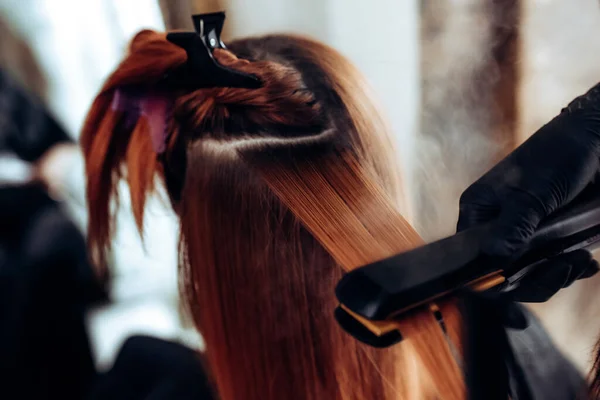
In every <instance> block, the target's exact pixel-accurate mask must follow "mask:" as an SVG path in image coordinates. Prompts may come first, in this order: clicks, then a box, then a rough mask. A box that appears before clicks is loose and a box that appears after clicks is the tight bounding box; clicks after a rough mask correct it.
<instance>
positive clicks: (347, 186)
mask: <svg viewBox="0 0 600 400" xmlns="http://www.w3.org/2000/svg"><path fill="white" fill-rule="evenodd" d="M215 57H216V58H217V59H218V60H219V62H220V63H221V64H223V65H226V66H228V67H230V68H233V69H237V70H240V71H243V72H246V73H251V74H254V75H256V76H257V77H258V78H259V79H260V80H261V81H262V82H263V86H262V87H261V88H260V89H233V88H213V89H200V90H195V89H193V88H189V89H188V90H184V89H172V90H170V91H166V93H164V96H167V97H168V98H169V99H170V101H171V104H172V110H170V111H171V112H170V114H169V115H170V117H169V118H168V120H167V121H166V124H167V128H168V129H167V131H168V132H167V133H168V135H167V149H166V152H165V153H164V154H160V155H159V154H156V153H154V152H153V150H152V146H151V140H150V137H149V136H150V135H149V132H148V131H149V126H148V123H149V122H148V121H147V120H146V119H145V118H144V117H143V116H142V117H138V118H137V120H136V121H135V122H134V123H133V124H131V123H128V122H127V121H128V115H127V111H126V110H118V109H116V110H113V109H112V108H111V107H110V104H111V101H112V97H113V96H114V93H115V90H117V89H119V88H123V87H127V86H129V85H137V87H141V88H152V87H153V86H155V85H156V84H157V83H158V82H159V81H160V79H162V77H163V76H164V75H165V74H168V73H176V72H177V68H178V67H180V66H181V65H182V64H183V63H185V61H186V53H185V52H184V51H183V50H182V49H180V48H179V47H177V46H175V45H173V44H171V43H169V42H168V41H167V40H166V37H165V35H164V34H159V33H155V32H150V31H144V32H141V33H140V34H138V35H137V36H136V37H135V38H134V40H133V42H132V44H131V47H130V52H129V54H128V55H127V56H126V57H125V59H124V61H123V62H122V63H121V65H120V66H119V67H118V68H117V69H116V71H115V72H114V73H113V74H112V75H111V76H110V78H109V79H108V81H107V82H106V84H105V85H104V87H103V88H102V90H101V92H100V94H99V95H98V97H97V98H96V100H95V102H94V104H93V106H92V109H91V111H90V113H89V115H88V118H87V120H86V123H85V126H84V129H83V133H82V138H81V142H82V147H83V150H84V153H85V157H86V169H87V176H88V186H87V198H88V206H89V210H90V211H89V218H90V219H89V221H90V224H89V245H90V250H91V254H92V256H93V257H94V259H95V260H96V262H97V263H98V265H99V266H100V267H101V268H104V269H106V267H107V266H106V258H105V256H104V254H105V252H106V250H107V249H108V247H109V244H110V238H111V233H112V231H113V230H114V218H113V215H114V213H113V209H112V207H113V205H112V200H113V199H115V196H116V190H115V185H116V182H117V181H118V180H119V179H121V178H126V179H127V181H128V183H129V187H130V192H131V198H132V204H133V213H134V216H135V218H136V221H137V223H138V227H139V228H140V231H141V230H142V228H143V218H144V214H143V210H144V203H145V198H146V195H147V193H149V192H150V191H151V190H152V189H153V182H154V176H155V174H158V175H159V176H160V177H161V179H162V181H163V183H164V184H165V185H166V187H167V190H168V192H169V195H170V198H171V203H172V206H173V208H174V210H175V211H176V212H177V214H178V217H179V220H180V227H181V239H180V255H181V266H180V274H181V287H182V291H183V295H184V297H185V299H186V302H187V304H188V306H189V307H188V308H189V312H190V313H191V316H192V317H193V320H194V322H195V324H196V326H197V328H198V330H199V331H200V332H201V333H202V335H203V337H204V339H205V343H206V359H207V362H208V367H209V369H210V373H211V376H212V379H213V384H214V388H215V391H216V393H218V397H219V398H220V399H222V400H234V399H235V400H245V399H247V400H254V399H256V400H258V399H266V400H275V399H277V400H279V399H282V398H288V399H299V400H306V399H319V400H321V399H343V400H354V399H356V400H365V399H410V400H413V399H414V400H422V399H444V400H454V399H456V400H458V399H462V398H464V397H465V388H464V383H463V379H462V372H461V370H460V368H459V367H458V365H457V362H456V360H455V355H454V354H453V353H452V351H451V348H450V346H449V344H448V341H449V340H448V337H447V335H446V334H444V332H443V331H442V329H441V328H440V326H439V325H438V323H437V321H436V320H435V318H434V316H433V315H432V314H431V313H430V312H429V311H422V312H419V313H416V314H415V315H413V316H411V317H410V318H408V319H406V320H404V321H402V322H401V323H402V326H403V334H404V337H405V340H404V341H403V342H402V343H401V344H399V345H397V346H394V347H392V348H389V349H383V350H382V349H374V348H371V347H368V346H366V345H363V344H362V343H359V342H358V341H356V340H355V339H353V338H352V337H350V336H349V335H348V334H346V333H345V332H343V331H342V330H341V328H340V327H339V326H338V325H337V323H336V322H335V320H334V318H333V310H334V308H335V307H336V305H337V302H336V299H335V295H334V288H335V285H336V283H337V282H338V280H339V279H340V278H341V277H342V274H343V272H344V271H345V270H346V271H347V270H350V269H352V268H356V267H359V266H361V265H363V264H366V263H370V262H373V261H376V260H378V259H381V258H384V257H387V256H389V255H392V254H394V253H397V252H400V251H405V250H407V249H410V248H413V247H415V246H418V245H419V244H421V243H422V241H421V239H420V237H419V236H418V234H417V233H416V232H415V231H414V230H413V228H412V227H411V226H410V225H409V224H408V223H407V221H406V220H405V219H404V218H403V217H402V214H401V210H402V208H403V198H402V192H401V190H400V188H401V182H400V179H399V174H398V171H399V166H398V164H397V163H396V159H395V154H394V152H393V151H392V146H391V143H392V142H391V139H390V135H389V134H388V129H387V126H386V125H385V123H383V121H382V119H381V118H380V117H379V113H378V111H377V107H376V106H375V105H374V103H373V102H372V101H371V99H370V95H369V93H368V90H366V85H365V84H364V82H363V80H362V78H361V76H360V74H359V73H358V72H357V71H356V70H355V69H354V67H353V66H352V65H351V64H350V63H349V62H348V61H347V60H346V59H344V58H343V57H342V56H341V55H340V54H338V53H337V52H336V51H334V50H333V49H331V48H329V47H327V46H325V45H322V44H320V43H317V42H314V41H311V40H308V39H304V38H300V37H294V36H284V35H274V36H267V37H262V38H254V39H244V40H238V41H235V42H232V43H230V45H229V50H227V51H226V50H216V51H215ZM198 73H202V71H198ZM443 309H444V313H445V315H446V316H447V317H448V318H447V325H450V326H449V328H448V336H450V337H451V339H453V340H454V341H457V340H458V336H459V334H458V333H457V332H459V331H460V326H459V324H460V316H459V314H458V311H457V309H456V307H455V306H454V305H453V304H451V303H448V304H444V305H443ZM459 348H460V346H459Z"/></svg>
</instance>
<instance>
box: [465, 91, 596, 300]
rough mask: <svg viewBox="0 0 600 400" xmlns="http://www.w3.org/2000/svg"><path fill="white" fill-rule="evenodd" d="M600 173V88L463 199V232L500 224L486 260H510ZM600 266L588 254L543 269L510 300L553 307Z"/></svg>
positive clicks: (565, 258)
mask: <svg viewBox="0 0 600 400" xmlns="http://www.w3.org/2000/svg"><path fill="white" fill-rule="evenodd" d="M599 172H600V85H596V86H595V87H594V88H592V89H591V90H590V91H589V92H587V93H586V94H585V95H583V96H580V97H578V98H576V99H575V100H574V101H573V102H571V103H570V104H569V106H568V107H567V108H565V109H563V110H562V112H561V113H560V115H558V116H557V117H556V118H554V119H553V120H552V121H550V122H549V123H548V124H546V125H545V126H543V127H542V128H541V129H540V130H538V131H537V132H536V133H535V134H533V135H532V136H531V137H530V138H529V139H528V140H527V141H526V142H525V143H523V144H522V145H521V146H519V147H518V148H517V149H516V150H515V151H513V152H512V153H511V154H509V155H508V156H507V157H506V158H505V159H504V160H502V161H501V162H500V163H499V164H497V165H496V166H495V167H493V168H492V169H491V170H490V171H489V172H487V173H486V174H485V175H484V176H483V177H481V178H480V179H479V180H478V181H476V182H475V183H474V184H473V185H471V186H470V187H469V188H468V189H467V190H466V191H465V192H464V193H463V194H462V196H461V199H460V215H459V220H458V230H459V231H461V230H464V229H467V228H469V227H472V226H474V225H479V224H482V223H485V222H490V221H495V222H493V227H492V229H491V231H490V234H489V236H488V237H487V238H486V239H484V243H483V248H482V249H483V252H484V253H486V254H489V255H493V256H503V257H510V256H513V255H515V254H518V252H519V251H520V250H521V249H522V248H523V246H525V245H526V244H527V243H528V241H529V240H530V238H531V236H532V235H533V233H534V232H535V229H536V228H537V226H538V224H539V223H540V221H541V220H542V219H543V218H545V217H546V216H548V215H549V214H550V213H552V212H553V211H555V210H556V209H557V208H559V207H561V206H563V205H565V204H566V203H568V202H570V201H571V200H573V198H575V197H576V196H577V195H578V194H579V193H580V192H581V191H582V190H583V189H584V188H586V187H587V186H588V185H589V184H590V183H592V182H593V181H594V180H595V179H596V178H597V176H598V174H599ZM597 271H598V263H597V262H596V261H594V260H593V259H592V257H591V255H590V254H589V253H588V252H586V251H585V250H581V251H575V252H573V253H570V254H565V255H561V256H559V257H558V258H555V259H552V260H549V261H547V262H546V263H544V264H541V265H539V266H538V267H537V268H536V270H535V271H534V272H533V273H532V274H530V275H529V276H528V277H527V279H525V280H523V281H522V282H521V284H520V286H519V287H518V288H517V289H516V290H515V291H513V292H512V293H511V294H510V298H511V299H512V300H515V301H523V302H540V301H546V300H548V299H549V298H550V297H551V296H552V295H553V294H555V293H556V292H557V291H558V290H560V289H561V288H563V287H567V286H569V285H570V284H571V283H572V282H573V281H575V280H577V279H581V278H587V277H590V276H592V275H593V274H595V273H596V272H597Z"/></svg>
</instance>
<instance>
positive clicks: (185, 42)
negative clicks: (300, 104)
mask: <svg viewBox="0 0 600 400" xmlns="http://www.w3.org/2000/svg"><path fill="white" fill-rule="evenodd" d="M192 19H193V21H194V27H195V29H196V32H174V33H169V34H168V35H167V40H168V41H170V42H171V43H173V44H175V45H177V46H179V47H181V48H183V49H184V50H185V51H186V53H187V55H188V61H187V63H186V64H184V65H183V66H182V69H181V70H179V71H177V72H176V73H173V74H169V76H168V78H167V82H168V83H169V84H170V85H181V86H182V87H187V88H190V87H192V88H198V89H200V88H211V87H234V88H248V89H256V88H259V87H261V82H260V80H259V79H258V78H257V77H256V76H254V75H250V74H246V73H243V72H240V71H235V70H233V69H231V68H227V67H225V66H223V65H221V64H219V63H218V62H217V60H216V59H215V58H214V56H213V50H214V49H216V48H220V49H225V48H226V47H225V45H224V44H223V42H222V41H221V31H222V30H223V23H224V21H225V13H224V12H217V13H210V14H198V15H194V16H192Z"/></svg>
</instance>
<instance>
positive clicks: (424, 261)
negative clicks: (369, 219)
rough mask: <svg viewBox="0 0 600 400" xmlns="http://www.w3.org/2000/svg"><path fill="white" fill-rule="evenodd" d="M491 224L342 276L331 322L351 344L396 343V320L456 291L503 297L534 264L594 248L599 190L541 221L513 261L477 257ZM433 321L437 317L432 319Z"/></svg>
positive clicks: (598, 243)
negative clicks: (496, 293)
mask: <svg viewBox="0 0 600 400" xmlns="http://www.w3.org/2000/svg"><path fill="white" fill-rule="evenodd" d="M490 226H491V225H490V224H487V225H482V226H478V227H475V228H472V229H468V230H465V231H463V232H460V233H457V234H455V235H453V236H450V237H447V238H445V239H441V240H438V241H436V242H433V243H430V244H427V245H425V246H422V247H420V248H417V249H414V250H411V251H408V252H406V253H402V254H398V255H395V256H392V257H390V258H387V259H384V260H381V261H377V262H374V263H372V264H369V265H366V266H363V267H360V268H357V269H355V270H353V271H351V272H349V273H347V274H346V275H345V276H344V277H343V278H342V279H341V280H340V282H339V283H338V285H337V287H336V291H335V293H336V296H337V299H338V301H339V302H340V305H339V306H338V307H337V309H336V310H335V317H336V319H337V321H338V323H339V324H340V325H341V327H342V328H343V329H344V330H345V331H347V332H348V333H349V334H351V335H352V336H354V337H355V338H356V339H358V340H360V341H362V342H364V343H366V344H369V345H371V346H374V347H388V346H392V345H394V344H396V343H398V342H399V341H401V340H402V334H401V332H400V331H399V330H398V324H397V323H396V322H395V321H397V320H398V319H399V318H401V317H402V316H404V315H406V314H408V313H410V312H412V311H415V310H416V309H418V308H421V307H424V306H429V307H430V308H431V309H432V311H434V312H435V311H436V309H437V308H436V305H435V302H436V301H439V300H441V299H443V298H445V297H447V296H452V295H453V294H456V292H457V291H459V290H463V289H465V288H471V289H473V290H475V291H484V290H488V289H492V288H494V290H498V291H509V290H510V289H512V288H514V287H515V286H517V285H518V284H519V281H520V280H521V279H522V278H523V277H525V276H527V274H528V273H529V272H531V271H532V270H533V269H534V268H535V267H536V265H537V264H539V263H540V262H542V261H544V260H546V259H548V258H551V257H554V256H557V255H559V254H564V253H568V252H571V251H574V250H578V249H588V250H590V251H593V250H594V249H596V248H598V247H600V186H596V185H594V186H590V187H589V188H587V189H586V190H584V191H583V192H582V193H581V194H580V195H579V196H577V198H576V199H575V200H573V201H572V202H571V203H569V204H567V205H566V206H564V207H562V208H560V209H558V210H557V211H556V212H554V213H553V214H551V215H550V216H549V217H548V218H546V219H545V220H544V221H542V223H541V224H540V226H539V227H538V229H537V231H536V232H535V234H534V237H533V239H532V240H531V241H530V243H529V245H528V247H527V248H526V249H524V250H523V251H522V252H521V254H520V255H519V256H518V257H516V258H515V259H512V260H507V259H500V258H494V257H489V256H486V255H484V254H483V253H482V252H481V243H482V241H483V239H484V238H485V237H486V232H487V231H488V230H489V229H490ZM438 316H439V315H438Z"/></svg>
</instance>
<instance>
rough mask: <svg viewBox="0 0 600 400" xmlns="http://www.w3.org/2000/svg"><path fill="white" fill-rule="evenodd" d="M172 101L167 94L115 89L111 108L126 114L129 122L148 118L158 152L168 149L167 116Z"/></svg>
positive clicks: (155, 148)
mask: <svg viewBox="0 0 600 400" xmlns="http://www.w3.org/2000/svg"><path fill="white" fill-rule="evenodd" d="M170 106H171V102H170V100H169V99H168V98H167V96H164V95H160V94H157V93H136V92H133V91H125V90H122V89H117V90H115V94H114V95H113V99H112V103H111V108H112V109H113V110H117V111H121V112H124V113H125V114H126V118H127V123H128V124H129V123H131V124H134V123H136V121H137V120H138V119H139V118H140V117H144V118H146V120H147V122H148V129H149V131H150V140H151V142H152V147H153V148H154V151H155V152H156V153H157V154H161V153H163V152H164V151H165V150H166V147H167V144H166V140H167V134H168V132H167V117H168V113H169V110H170Z"/></svg>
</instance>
